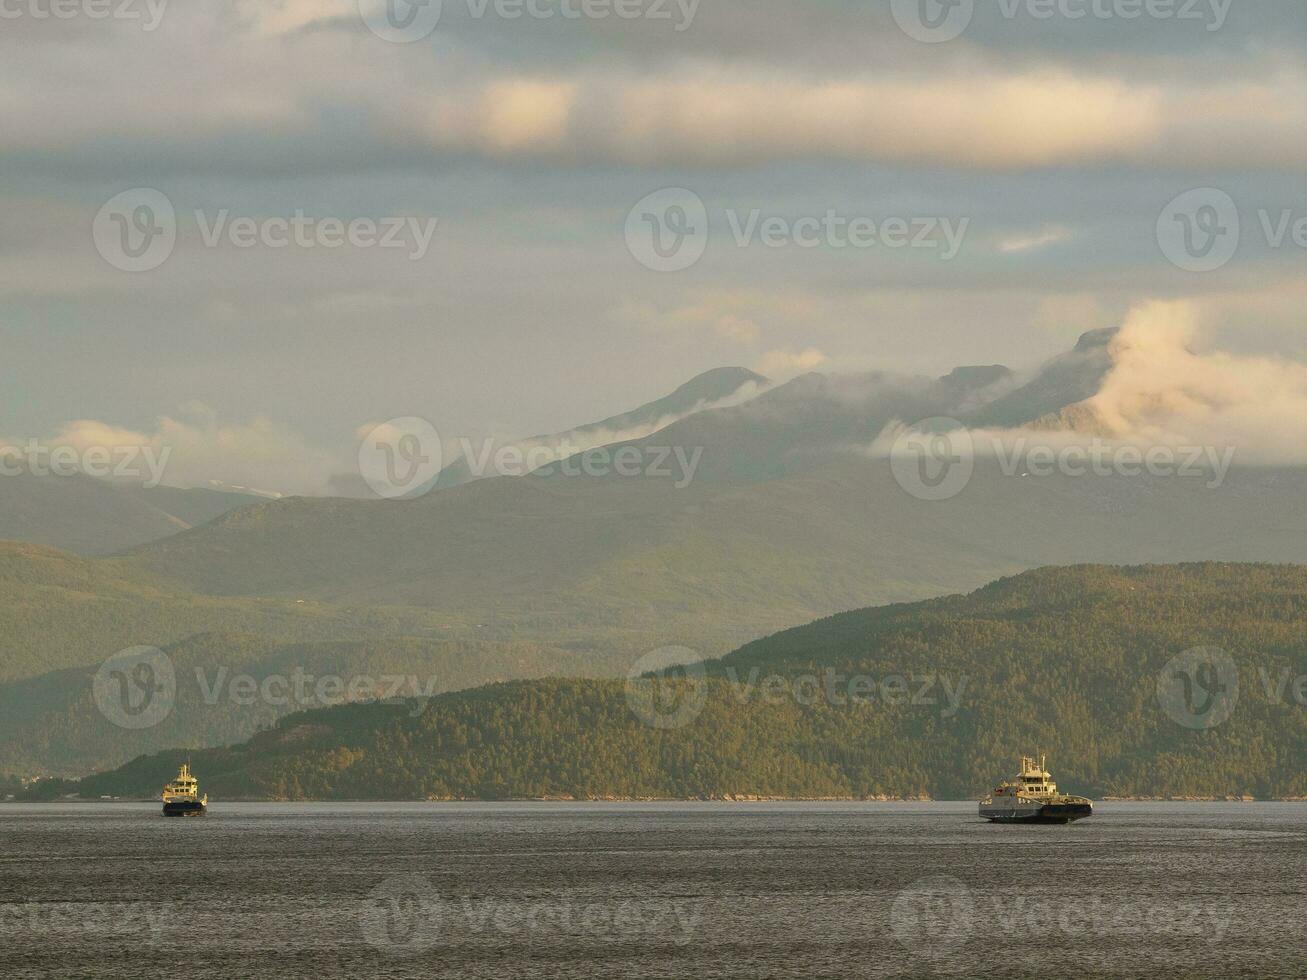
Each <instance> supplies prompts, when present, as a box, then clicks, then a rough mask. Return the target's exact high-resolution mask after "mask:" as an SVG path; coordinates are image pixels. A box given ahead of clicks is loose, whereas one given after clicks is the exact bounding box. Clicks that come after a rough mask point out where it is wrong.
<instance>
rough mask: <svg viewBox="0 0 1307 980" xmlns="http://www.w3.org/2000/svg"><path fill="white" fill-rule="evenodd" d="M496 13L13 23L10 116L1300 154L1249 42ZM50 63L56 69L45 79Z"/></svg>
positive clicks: (1006, 162) (257, 136)
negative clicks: (392, 30) (760, 37)
mask: <svg viewBox="0 0 1307 980" xmlns="http://www.w3.org/2000/svg"><path fill="white" fill-rule="evenodd" d="M174 8H175V9H174ZM739 16H748V15H747V14H746V13H741V14H740V15H739ZM497 20H498V19H497V18H495V17H489V16H488V17H486V18H484V20H483V21H477V22H475V23H474V24H470V25H464V26H465V27H466V28H467V29H461V30H456V31H452V32H444V31H442V32H441V33H440V34H438V35H437V39H436V40H433V41H432V43H430V44H420V45H394V44H386V43H385V42H382V41H381V40H380V39H379V38H376V37H374V36H372V35H371V34H370V33H369V32H368V30H367V28H366V27H365V26H364V24H363V23H362V19H361V18H360V17H359V15H358V8H357V5H356V4H355V3H354V2H352V0H282V2H280V3H268V2H266V0H260V2H257V3H256V2H253V0H247V2H243V3H241V4H239V5H238V6H237V7H236V8H235V10H234V12H233V10H232V9H231V8H228V7H225V6H223V5H217V4H212V3H204V2H197V3H195V4H194V5H189V4H188V5H185V6H183V5H181V4H174V5H172V6H171V7H170V8H169V10H168V12H167V16H166V17H165V19H164V22H163V25H162V26H161V27H160V29H159V30H158V31H157V32H154V33H149V34H147V33H144V32H141V31H139V30H126V29H113V30H109V29H106V30H104V31H102V32H98V33H84V34H80V35H78V43H77V44H76V45H69V46H67V47H64V48H61V47H59V46H56V45H50V44H45V45H35V46H34V45H31V44H24V43H19V42H20V41H21V39H9V40H6V39H0V120H3V124H4V126H5V131H6V145H7V148H8V150H9V152H10V153H13V152H17V151H22V152H23V153H24V159H25V161H26V162H27V164H28V166H38V163H39V156H38V157H32V156H31V154H33V153H35V154H38V155H39V154H42V153H45V154H52V155H63V159H65V160H66V159H67V155H68V154H73V153H76V154H78V155H79V159H80V160H81V161H82V165H83V166H97V165H98V166H100V167H102V168H104V171H103V172H104V173H105V175H106V176H107V175H108V174H109V173H112V174H113V176H114V178H115V179H117V177H118V175H119V174H121V172H122V165H123V163H124V160H123V157H128V158H131V160H133V161H134V162H138V163H140V164H142V165H143V166H144V165H145V164H150V165H152V166H154V167H157V166H158V165H159V161H160V160H173V161H186V163H185V165H188V166H193V167H212V166H223V167H227V168H231V169H241V170H242V171H245V172H248V170H249V169H250V168H251V167H256V166H273V165H275V164H277V163H280V164H281V165H283V166H284V165H285V163H286V159H287V152H286V148H287V145H288V141H289V142H290V143H292V144H294V142H295V141H296V140H299V141H303V143H304V144H305V148H304V154H305V155H306V154H309V153H311V152H312V147H314V146H317V147H318V148H319V149H322V148H330V149H331V150H332V152H330V153H326V154H318V155H317V156H316V157H315V159H313V160H312V166H314V167H326V168H329V169H330V168H332V167H338V168H340V169H342V170H344V169H348V170H349V171H350V172H357V171H358V170H359V169H371V170H391V169H393V168H394V167H395V166H396V165H397V164H400V165H405V166H409V167H414V166H419V165H421V164H423V163H429V162H430V161H431V160H433V159H449V160H456V159H461V158H465V157H467V156H473V157H480V158H483V159H491V160H496V161H506V162H513V161H518V160H532V161H540V162H546V163H549V164H551V165H553V166H558V167H565V168H575V167H585V166H591V165H594V164H608V165H613V164H617V165H628V166H639V167H649V168H655V167H694V168H706V169H715V168H718V167H722V166H750V167H754V166H758V165H760V164H765V163H775V162H780V161H810V160H814V159H818V160H827V161H853V162H858V163H874V164H882V165H890V166H916V165H922V164H925V165H930V166H937V167H943V168H948V169H954V170H977V169H978V170H1000V171H1012V170H1017V171H1019V170H1025V169H1029V168H1053V167H1065V166H1085V167H1106V166H1113V165H1119V164H1127V165H1132V166H1140V167H1147V168H1150V169H1166V170H1174V169H1177V168H1180V169H1196V168H1202V167H1245V168H1254V169H1260V168H1274V169H1277V170H1281V169H1284V168H1285V167H1292V166H1295V165H1297V166H1299V167H1301V166H1302V165H1304V164H1307V66H1304V64H1303V59H1302V56H1301V54H1300V53H1293V52H1290V53H1281V54H1277V55H1276V56H1275V58H1272V57H1271V56H1270V55H1267V54H1265V53H1263V55H1262V56H1261V57H1260V58H1254V57H1253V56H1252V55H1249V56H1248V57H1246V58H1245V59H1243V60H1242V61H1240V62H1238V63H1236V64H1234V65H1232V66H1228V67H1229V70H1224V71H1222V72H1221V73H1220V74H1219V75H1218V74H1216V73H1213V72H1212V71H1211V64H1210V60H1209V59H1204V58H1201V57H1195V58H1193V59H1188V60H1187V59H1184V58H1179V59H1177V60H1176V61H1175V63H1174V65H1173V67H1174V71H1173V72H1171V73H1170V74H1168V75H1166V76H1162V77H1157V76H1156V74H1155V73H1154V74H1152V75H1150V74H1147V73H1144V72H1143V71H1142V70H1141V69H1140V67H1139V66H1138V65H1135V64H1132V63H1131V62H1129V61H1128V60H1127V59H1122V60H1118V61H1114V62H1112V63H1111V65H1110V67H1106V68H1104V67H1091V66H1086V65H1083V64H1080V63H1078V62H1076V61H1075V60H1073V59H1071V58H1069V57H1062V58H1059V57H1058V55H1057V54H1056V53H1055V52H1051V51H1050V52H1049V53H1048V54H1047V55H1046V56H1045V57H1043V58H1042V59H1040V60H1039V61H1038V63H1035V64H1028V63H1023V62H1017V63H1013V62H1011V61H1005V60H1002V59H1000V58H998V57H997V56H996V55H994V54H992V53H991V54H986V53H985V52H982V51H977V50H975V49H972V48H970V47H968V46H965V45H963V46H960V47H959V48H958V49H956V51H955V50H954V49H950V50H949V51H945V52H933V54H935V55H936V56H937V57H936V58H934V59H931V60H930V61H929V62H928V63H927V62H924V61H922V60H921V59H917V60H916V62H915V63H914V62H913V61H912V60H906V59H901V60H895V61H892V62H885V61H877V62H876V64H877V66H878V67H877V68H875V69H868V68H867V67H866V63H865V62H855V61H844V62H840V63H837V64H833V65H829V66H825V67H823V68H822V69H821V70H817V69H814V68H812V67H810V66H806V65H804V64H802V63H790V62H787V61H786V60H785V59H783V58H780V57H779V56H778V55H777V54H776V53H775V52H771V53H770V57H771V59H772V60H767V59H766V58H764V56H763V55H764V53H763V52H755V53H754V54H753V55H747V54H742V53H737V54H735V55H734V56H731V57H727V56H726V55H725V54H723V53H720V52H718V53H714V52H712V51H710V50H709V51H699V52H697V53H696V54H695V56H694V57H692V58H691V57H687V55H686V50H687V49H685V48H684V47H681V46H674V47H667V48H662V49H659V50H658V53H657V54H653V53H649V54H647V55H646V58H647V59H648V61H647V63H646V62H645V61H644V60H638V61H631V60H628V61H625V62H624V61H623V60H622V59H620V58H615V57H599V56H598V55H595V56H593V57H589V58H586V57H576V56H575V55H570V56H569V55H567V53H566V52H560V51H555V50H553V49H552V48H551V47H550V46H548V45H543V46H539V47H538V48H531V47H528V46H526V45H525V39H526V38H529V37H531V36H533V35H532V34H531V32H532V31H534V30H536V29H539V30H549V29H550V28H549V27H548V25H544V24H543V23H542V24H532V23H530V22H529V19H526V20H523V21H521V22H520V23H516V24H515V25H508V24H507V23H497ZM510 26H514V27H515V28H516V31H517V33H516V35H512V34H511V32H510V35H509V36H515V37H516V41H515V42H514V43H506V42H505V40H504V38H505V35H504V33H503V32H505V31H508V29H509V27H510ZM553 26H554V28H557V27H558V26H559V25H558V24H554V25H553ZM899 40H900V41H902V40H904V39H902V38H899ZM880 41H881V43H883V41H884V39H883V38H881V39H880ZM1154 72H1155V68H1154ZM56 74H57V76H58V77H59V79H60V84H59V85H58V86H53V85H49V84H46V83H45V79H46V78H48V77H53V76H54V75H56ZM178 78H185V79H186V80H187V84H186V85H184V86H179V85H177V84H176V80H177V79H178ZM234 147H238V148H239V152H234V153H233V152H231V151H232V149H233V148H234ZM106 149H111V150H112V151H113V152H112V153H108V154H106ZM97 161H99V162H98V164H97ZM300 163H301V166H305V165H308V161H305V160H301V161H300Z"/></svg>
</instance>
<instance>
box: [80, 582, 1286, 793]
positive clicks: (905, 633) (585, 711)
mask: <svg viewBox="0 0 1307 980" xmlns="http://www.w3.org/2000/svg"><path fill="white" fill-rule="evenodd" d="M1200 646H1202V647H1220V648H1221V649H1223V650H1225V651H1227V652H1228V654H1229V655H1230V656H1231V657H1232V658H1233V661H1234V663H1235V664H1236V665H1237V672H1238V684H1239V694H1238V698H1237V702H1236V703H1235V705H1234V710H1233V713H1232V714H1231V715H1230V717H1229V718H1228V720H1226V721H1224V722H1223V723H1222V724H1219V725H1217V726H1216V727H1214V728H1212V729H1210V730H1199V729H1195V728H1191V727H1185V726H1184V725H1182V724H1179V723H1178V722H1177V721H1176V720H1175V719H1174V716H1173V715H1171V714H1168V712H1167V711H1166V710H1164V709H1163V706H1162V702H1161V701H1160V700H1159V696H1158V677H1159V675H1160V674H1161V673H1162V671H1163V668H1164V667H1166V665H1167V664H1168V662H1169V661H1170V660H1171V658H1173V657H1174V656H1176V655H1178V654H1180V653H1182V652H1183V651H1186V650H1189V649H1192V648H1195V647H1200ZM828 671H830V672H833V674H834V676H835V677H836V678H844V680H839V681H837V682H833V683H834V688H833V689H834V690H835V691H836V692H837V693H838V692H840V691H844V692H845V693H847V692H848V691H849V690H850V688H849V687H848V686H847V683H848V682H850V681H852V680H853V679H854V678H863V679H865V682H866V684H865V686H864V687H859V688H858V689H857V691H858V692H865V691H870V692H871V693H872V695H873V697H872V700H871V701H870V702H869V703H852V702H849V703H840V702H839V699H838V698H830V697H828V696H826V695H825V694H824V693H823V694H822V695H820V696H817V697H812V696H811V694H812V684H814V683H820V684H823V685H824V683H825V678H826V677H827V672H828ZM1303 674H1307V569H1304V568H1302V567H1292V566H1267V565H1218V564H1203V565H1187V566H1170V567H1140V568H1107V567H1099V566H1083V567H1076V568H1063V569H1044V570H1039V571H1035V572H1030V573H1026V574H1023V575H1020V576H1018V577H1015V578H1011V579H1005V580H1002V581H999V582H995V583H994V584H992V585H990V586H987V587H985V588H983V589H981V590H979V591H978V592H975V593H973V594H971V595H968V596H958V597H950V598H945V599H937V600H931V601H927V602H923V603H917V604H913V605H902V606H891V607H884V608H878V609H868V610H861V611H858V612H852V613H846V614H843V615H839V616H835V617H833V618H830V619H826V620H822V621H819V622H816V623H813V624H811V625H809V626H804V627H801V628H798V629H793V630H789V631H787V632H784V633H780V634H777V635H775V636H772V637H768V638H767V639H764V640H760V641H757V642H755V643H751V644H749V645H748V646H746V647H744V648H742V649H740V650H739V651H737V652H736V653H734V654H732V655H731V656H729V657H727V658H725V659H724V660H721V661H717V662H714V663H712V664H710V665H709V670H708V676H707V679H706V680H705V681H704V682H703V691H704V692H705V693H704V703H703V707H702V711H701V712H700V713H698V714H697V716H696V717H694V719H693V720H692V721H690V722H689V723H688V724H686V725H685V726H684V727H680V728H671V729H666V730H663V729H657V728H653V727H650V726H648V725H646V724H644V723H643V722H642V721H640V720H639V719H638V718H637V717H636V715H635V713H634V712H633V711H632V710H631V708H630V706H629V704H628V701H627V698H626V691H625V690H624V686H623V685H622V684H621V683H619V682H615V681H568V680H542V681H533V682H515V683H510V684H502V685H495V686H490V687H486V688H482V689H478V690H474V691H467V692H461V693H454V694H449V695H445V696H442V697H440V698H437V699H435V700H434V701H432V702H431V703H430V704H429V705H427V706H426V708H425V709H424V710H422V711H421V713H418V714H416V715H415V713H414V711H413V710H412V706H410V705H376V704H372V705H363V704H358V705H352V706H349V707H345V708H336V709H331V710H326V711H315V712H307V713H302V714H297V715H294V716H290V717H287V718H283V719H282V720H281V721H280V722H279V723H278V725H277V727H276V728H275V729H273V730H271V731H267V732H263V733H261V734H259V735H257V736H255V737H254V738H253V739H252V740H251V741H249V742H246V743H244V744H242V745H239V746H234V747H231V748H224V749H210V750H205V751H190V750H176V751H169V752H165V753H161V754H158V755H154V756H149V757H143V758H141V759H137V760H135V761H134V762H132V763H130V764H128V765H126V766H124V767H123V768H122V769H120V770H118V771H116V772H113V773H108V774H104V775H102V776H97V777H93V778H90V779H88V780H86V781H85V782H84V784H83V786H82V792H84V793H86V794H88V795H93V796H98V795H101V794H114V795H146V794H150V793H152V792H154V791H155V790H156V789H157V786H158V785H159V784H160V783H161V782H162V781H163V780H164V779H165V778H166V777H167V776H169V775H171V773H172V771H173V770H174V768H175V764H176V763H177V761H178V760H179V759H181V758H183V757H190V758H191V759H192V761H193V762H194V765H195V768H196V770H197V771H198V772H199V773H200V774H201V775H202V777H203V779H204V783H205V787H206V789H207V790H208V791H209V792H210V793H211V794H212V795H213V796H214V798H215V799H218V800H221V799H222V798H224V797H226V798H236V797H259V798H277V799H283V798H290V799H354V798H362V799H394V798H401V799H425V798H435V799H446V798H487V799H500V798H508V797H569V798H602V797H609V796H612V797H675V798H683V797H692V798H700V797H727V796H736V797H741V796H742V797H748V796H779V797H853V798H865V797H872V796H877V795H887V796H892V797H901V796H916V795H927V796H930V797H933V798H964V797H971V796H975V795H978V794H980V793H982V792H984V791H985V790H986V788H987V787H988V786H989V785H991V783H992V781H993V780H994V779H996V778H997V777H1000V776H1004V775H1008V774H1009V771H1010V770H1011V769H1012V768H1013V767H1014V765H1015V763H1016V757H1017V756H1018V755H1020V754H1022V753H1027V754H1028V753H1032V752H1040V751H1043V752H1047V753H1048V754H1049V759H1050V765H1051V766H1052V767H1053V769H1054V771H1055V774H1056V776H1057V777H1058V779H1059V781H1060V783H1061V784H1062V785H1063V787H1064V788H1066V789H1068V790H1075V791H1079V792H1084V793H1089V794H1092V795H1097V796H1101V795H1144V796H1215V797H1225V796H1230V795H1243V794H1250V795H1253V796H1257V797H1259V798H1270V797H1290V796H1307V773H1304V771H1303V768H1302V762H1303V760H1304V759H1305V758H1307V706H1305V705H1303V704H1299V703H1298V702H1297V701H1296V700H1294V693H1293V685H1292V684H1291V683H1290V684H1288V685H1287V686H1286V687H1283V688H1281V687H1280V686H1278V685H1277V684H1275V683H1273V682H1272V683H1269V689H1268V681H1267V679H1272V680H1273V679H1275V678H1289V677H1297V676H1300V675H1303ZM773 675H774V676H775V677H776V678H779V679H778V680H772V681H768V680H767V678H768V677H771V676H773ZM807 676H811V677H813V678H817V679H819V680H817V681H812V682H809V681H802V680H801V679H803V678H805V677H807ZM896 677H902V678H905V679H906V683H905V684H904V686H903V687H900V686H899V683H898V681H896V680H893V678H896ZM930 678H934V681H933V683H932V684H931V685H930V686H926V680H927V679H930ZM796 681H801V683H800V686H799V688H798V690H799V691H800V694H799V695H795V694H794V693H792V692H793V691H794V690H795V688H794V687H793V685H794V684H795V682H796ZM751 685H753V686H751ZM692 686H693V682H691V681H688V680H687V681H684V682H683V684H682V686H681V689H680V694H681V695H682V696H687V695H689V694H690V689H691V687H692ZM768 691H770V692H771V695H770V696H769V695H768V694H767V692H768ZM949 692H952V694H950V693H949ZM844 700H845V701H848V700H849V699H848V698H847V697H846V698H845V699H844ZM927 701H929V702H930V703H927ZM670 703H673V702H669V704H670Z"/></svg>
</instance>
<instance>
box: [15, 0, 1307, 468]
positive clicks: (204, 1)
mask: <svg viewBox="0 0 1307 980" xmlns="http://www.w3.org/2000/svg"><path fill="white" fill-rule="evenodd" d="M51 2H52V0H0V207H2V208H3V210H2V212H0V213H2V214H3V218H0V439H9V440H19V439H31V438H36V439H43V440H57V439H58V438H60V434H61V433H62V434H65V435H66V434H67V433H69V432H79V433H83V434H84V433H86V432H88V431H89V432H95V433H99V434H100V435H99V437H100V438H102V439H104V440H106V441H113V440H115V439H118V440H122V439H126V440H131V439H148V440H152V441H156V442H157V441H158V440H159V439H164V440H165V441H168V442H169V443H170V444H173V445H175V446H176V447H177V451H176V462H175V464H174V465H175V466H176V468H177V469H176V473H175V474H174V475H175V479H173V480H170V481H169V482H188V483H199V482H202V481H204V480H209V479H221V480H224V481H226V482H231V483H240V484H243V485H251V486H258V487H262V488H266V489H274V490H278V491H282V492H308V493H315V492H324V490H325V489H326V488H327V486H328V485H329V482H328V481H329V478H330V476H331V475H332V474H335V473H338V472H339V471H340V470H341V468H342V467H343V466H345V465H346V464H347V461H348V460H349V459H350V457H351V455H352V454H353V452H354V450H355V447H356V446H357V444H358V441H359V438H360V434H361V433H363V432H366V431H368V430H369V428H370V427H371V426H374V425H377V424H380V423H384V422H386V421H387V420H390V419H394V418H403V417H411V416H412V417H420V418H423V419H427V420H430V421H431V423H432V425H433V426H435V428H436V429H438V430H439V432H440V434H441V436H442V438H444V440H445V442H446V443H450V442H452V441H453V438H454V437H479V436H488V435H494V436H501V437H514V436H525V435H530V434H534V433H538V432H551V431H560V430H564V429H567V428H570V427H572V426H575V425H579V424H584V423H587V422H591V421H594V420H597V419H601V418H604V417H606V416H609V415H612V414H614V413H616V412H620V411H624V410H626V409H629V408H633V407H635V406H636V405H638V404H640V403H642V402H645V401H649V400H652V399H654V398H657V397H660V396H661V395H663V394H666V393H667V392H669V391H671V390H672V389H673V388H675V387H677V386H678V385H680V384H681V383H683V382H685V381H686V380H688V379H689V378H690V377H692V376H694V375H695V374H698V373H700V372H702V371H705V370H708V369H711V368H714V367H719V366H723V365H741V366H745V367H750V368H753V369H756V370H759V371H761V372H763V373H766V374H768V375H769V376H771V377H774V378H777V379H780V380H783V379H785V378H787V377H791V376H793V375H795V374H798V373H800V372H804V371H809V370H820V371H831V372H841V371H863V370H871V369H878V370H890V371H897V372H907V373H924V374H931V375H938V374H943V373H945V372H947V371H948V370H950V369H951V368H952V367H954V366H956V365H959V364H975V363H983V364H991V363H1005V364H1008V365H1010V366H1013V367H1016V368H1022V367H1029V366H1032V365H1034V364H1036V363H1038V362H1039V361H1041V360H1043V359H1045V358H1048V357H1051V356H1053V355H1055V354H1057V353H1059V352H1061V351H1063V350H1065V349H1067V348H1069V347H1070V346H1071V345H1072V344H1073V343H1074V342H1075V339H1076V337H1077V336H1079V335H1080V334H1081V333H1083V332H1085V331H1087V330H1091V329H1097V328H1100V327H1109V326H1116V325H1119V324H1120V323H1122V322H1124V321H1126V320H1127V318H1128V316H1129V311H1130V310H1131V309H1134V308H1136V307H1137V306H1138V305H1139V304H1140V303H1144V302H1148V301H1153V300H1161V301H1184V302H1185V303H1186V304H1189V305H1188V307H1187V308H1191V309H1193V310H1194V311H1196V312H1195V314H1194V315H1195V316H1196V317H1197V318H1198V319H1199V320H1200V321H1201V323H1202V330H1201V331H1200V333H1199V336H1200V337H1201V342H1202V343H1208V344H1213V345H1219V346H1220V347H1221V348H1222V349H1225V350H1228V351H1233V352H1236V353H1240V354H1249V355H1253V354H1255V355H1259V356H1260V355H1267V356H1270V355H1276V356H1279V357H1282V358H1289V359H1299V360H1307V334H1305V333H1304V331H1303V329H1302V322H1301V321H1302V313H1301V311H1302V309H1303V306H1304V304H1303V299H1304V294H1305V293H1307V277H1305V276H1304V270H1305V269H1307V5H1304V4H1302V3H1301V2H1300V0H1173V2H1172V0H984V2H980V3H971V2H969V0H948V2H943V0H862V2H844V0H807V2H796V0H700V2H698V3H695V2H694V0H585V2H582V0H530V2H527V0H520V2H518V0H497V2H496V0H443V3H441V2H438V0H429V2H427V3H425V4H409V3H408V2H407V0H284V2H280V3H278V2H272V0H261V2H256V0H221V2H219V0H186V2H184V3H183V2H180V0H172V2H165V0H113V2H112V3H105V0H54V2H55V4H56V6H55V7H54V8H52V7H51ZM56 10H57V11H58V13H59V16H55V15H54V14H55V11H56ZM106 13H107V14H108V16H106ZM655 236H656V237H657V241H655ZM1195 342H1199V341H1195Z"/></svg>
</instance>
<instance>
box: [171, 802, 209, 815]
mask: <svg viewBox="0 0 1307 980" xmlns="http://www.w3.org/2000/svg"><path fill="white" fill-rule="evenodd" d="M204 811H205V806H204V804H203V803H201V802H200V801H199V800H173V801H171V802H169V803H165V804H164V805H163V815H164V816H165V817H202V816H204Z"/></svg>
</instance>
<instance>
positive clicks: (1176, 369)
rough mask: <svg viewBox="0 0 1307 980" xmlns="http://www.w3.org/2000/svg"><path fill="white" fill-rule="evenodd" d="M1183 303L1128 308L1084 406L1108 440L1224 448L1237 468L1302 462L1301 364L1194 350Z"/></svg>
mask: <svg viewBox="0 0 1307 980" xmlns="http://www.w3.org/2000/svg"><path fill="white" fill-rule="evenodd" d="M1201 324H1202V318H1201V316H1200V311H1199V308H1198V307H1196V306H1195V305H1193V304H1191V303H1184V302H1178V303H1150V304H1147V305H1143V306H1140V307H1138V308H1136V309H1135V310H1133V311H1132V312H1131V313H1130V315H1129V316H1128V317H1127V319H1126V321H1125V323H1124V325H1123V326H1122V328H1121V331H1120V333H1119V334H1118V335H1117V337H1116V339H1115V340H1114V341H1113V343H1112V347H1111V353H1112V357H1113V360H1114V362H1115V367H1114V368H1113V369H1112V371H1111V373H1110V374H1109V375H1108V376H1107V378H1106V380H1105V381H1104V383H1103V386H1102V389H1101V390H1100V391H1099V393H1098V394H1097V395H1095V396H1094V397H1093V398H1091V399H1089V400H1088V401H1087V402H1086V403H1085V407H1086V408H1087V409H1089V410H1090V411H1092V412H1093V414H1094V416H1095V417H1096V418H1097V419H1098V420H1100V422H1101V424H1102V425H1103V426H1104V427H1105V428H1106V429H1107V430H1108V431H1109V432H1111V433H1112V434H1114V435H1116V436H1118V437H1120V438H1124V439H1128V440H1132V441H1138V442H1146V443H1149V444H1162V445H1175V444H1177V443H1180V442H1183V443H1186V444H1189V445H1196V444H1201V445H1214V446H1218V447H1227V446H1228V447H1233V448H1234V449H1235V450H1236V452H1237V457H1236V458H1237V460H1238V461H1239V462H1241V463H1293V464H1298V463H1303V462H1307V364H1305V363H1303V362H1301V361H1296V360H1291V359H1289V358H1286V357H1277V356H1268V355H1247V354H1233V353H1228V352H1225V351H1220V350H1207V351H1204V350H1202V349H1201V346H1200V343H1199V338H1200V336H1201Z"/></svg>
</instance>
